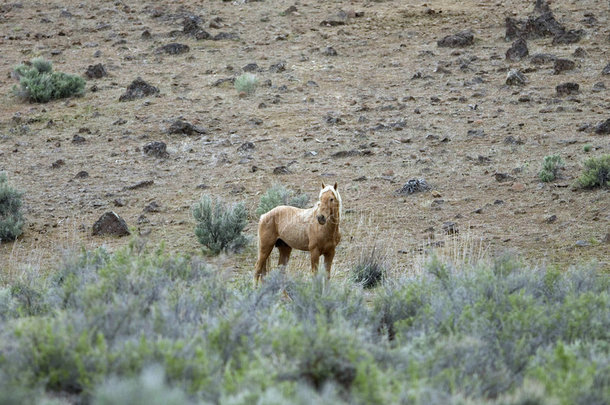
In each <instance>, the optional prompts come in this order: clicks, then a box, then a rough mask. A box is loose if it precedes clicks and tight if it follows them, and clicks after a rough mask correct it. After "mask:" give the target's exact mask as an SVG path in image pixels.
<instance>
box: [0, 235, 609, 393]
mask: <svg viewBox="0 0 610 405" xmlns="http://www.w3.org/2000/svg"><path fill="white" fill-rule="evenodd" d="M48 274H49V276H48V277H41V276H40V275H38V274H27V275H24V277H22V278H21V279H19V280H17V281H16V282H14V283H12V284H11V285H6V286H4V287H2V288H1V289H0V326H1V327H0V353H2V356H1V357H0V366H1V367H0V369H1V370H2V371H1V373H2V378H1V380H0V381H1V383H0V384H1V386H0V398H2V402H3V403H7V401H21V403H26V402H27V403H43V402H40V401H43V400H44V398H47V399H49V398H53V397H57V395H60V396H61V397H63V398H68V399H69V400H70V402H72V401H73V402H84V403H93V404H108V403H133V404H140V403H141V404H144V403H153V404H157V403H158V404H161V403H163V404H166V403H168V404H172V403H176V404H177V403H193V404H198V403H244V404H245V403H256V402H261V403H311V402H316V403H454V404H461V403H466V402H467V403H475V404H523V403H534V404H546V403H555V402H558V403H561V404H603V403H607V401H608V400H609V399H610V398H609V397H608V378H610V355H609V352H608V344H607V342H608V330H610V320H609V318H608V306H609V305H610V295H609V288H608V287H609V285H608V282H609V281H608V278H607V277H605V276H602V275H600V274H599V273H597V272H596V271H595V269H594V268H592V267H590V268H589V267H580V268H571V269H568V270H566V271H563V270H558V269H554V268H532V267H530V266H526V265H524V264H523V263H521V262H520V261H519V260H518V259H516V258H515V257H512V256H503V257H501V258H499V259H497V260H495V261H491V262H490V261H485V262H480V263H478V264H476V265H474V266H459V265H458V266H455V265H452V264H451V263H446V262H443V261H442V260H440V259H438V258H435V257H433V256H432V257H431V259H430V260H429V261H428V262H427V264H426V266H425V269H424V271H423V272H422V273H421V274H419V275H415V276H405V277H401V278H395V279H392V280H389V279H384V281H383V282H382V283H381V284H380V286H379V287H377V288H376V289H375V295H374V296H372V297H370V298H366V297H365V293H364V290H363V289H362V286H361V285H360V284H359V283H354V282H351V281H349V280H345V281H333V282H331V283H327V282H326V281H325V280H324V277H323V275H321V276H320V277H317V278H314V279H313V280H312V279H310V277H309V276H306V277H301V276H298V275H296V274H295V273H285V272H282V273H280V272H275V271H274V272H272V273H271V274H270V275H269V276H268V277H267V278H266V281H265V283H263V285H262V286H261V287H260V288H258V289H255V288H253V287H252V283H251V279H250V277H241V276H240V277H237V278H234V279H232V280H229V279H227V274H226V273H224V272H223V271H222V269H218V268H214V267H212V266H210V265H208V264H207V263H206V262H205V261H202V259H200V258H197V257H187V256H179V255H169V254H167V253H165V252H163V251H162V250H153V251H148V250H147V249H146V248H145V247H142V245H141V244H139V243H135V241H134V242H133V243H132V244H131V247H129V248H124V249H122V250H120V251H118V252H116V253H109V252H107V251H106V250H104V249H97V250H95V251H87V252H83V253H81V254H78V255H75V256H72V257H70V258H68V259H66V260H65V262H64V263H63V264H62V265H61V266H59V268H58V269H55V270H54V271H52V272H49V273H48ZM149 401H151V402H149Z"/></svg>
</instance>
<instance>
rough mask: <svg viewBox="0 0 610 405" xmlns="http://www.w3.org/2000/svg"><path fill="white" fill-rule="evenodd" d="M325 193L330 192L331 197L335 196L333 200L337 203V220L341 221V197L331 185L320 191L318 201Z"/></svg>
mask: <svg viewBox="0 0 610 405" xmlns="http://www.w3.org/2000/svg"><path fill="white" fill-rule="evenodd" d="M327 191H330V192H332V193H333V195H334V196H335V198H336V199H337V201H339V219H341V216H342V215H343V202H342V201H341V195H340V194H339V192H338V191H337V190H335V188H334V187H333V186H332V185H328V186H326V187H324V188H323V189H322V190H320V195H319V196H318V199H320V198H322V194H324V193H326V192H327ZM318 204H319V202H318Z"/></svg>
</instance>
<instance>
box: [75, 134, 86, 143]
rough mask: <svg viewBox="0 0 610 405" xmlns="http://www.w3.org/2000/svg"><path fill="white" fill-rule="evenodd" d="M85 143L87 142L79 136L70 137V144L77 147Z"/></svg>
mask: <svg viewBox="0 0 610 405" xmlns="http://www.w3.org/2000/svg"><path fill="white" fill-rule="evenodd" d="M86 141H87V140H86V139H85V138H84V137H82V136H80V135H79V134H75V135H74V136H73V137H72V143H74V144H77V145H79V144H81V143H85V142H86Z"/></svg>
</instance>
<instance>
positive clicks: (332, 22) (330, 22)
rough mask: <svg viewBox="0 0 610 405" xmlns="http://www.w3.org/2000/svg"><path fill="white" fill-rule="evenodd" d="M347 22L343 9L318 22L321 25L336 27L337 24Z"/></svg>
mask: <svg viewBox="0 0 610 405" xmlns="http://www.w3.org/2000/svg"><path fill="white" fill-rule="evenodd" d="M345 24H347V13H346V12H345V11H343V10H341V11H339V13H337V14H335V15H331V16H328V17H327V18H326V19H325V20H322V22H321V23H320V25H321V26H323V27H336V26H339V25H345Z"/></svg>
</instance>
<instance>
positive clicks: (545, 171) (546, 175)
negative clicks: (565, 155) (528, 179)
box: [538, 155, 564, 182]
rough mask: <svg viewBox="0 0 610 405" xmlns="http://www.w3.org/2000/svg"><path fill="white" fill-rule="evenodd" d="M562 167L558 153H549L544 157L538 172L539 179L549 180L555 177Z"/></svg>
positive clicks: (561, 160)
mask: <svg viewBox="0 0 610 405" xmlns="http://www.w3.org/2000/svg"><path fill="white" fill-rule="evenodd" d="M563 167H564V162H563V159H562V158H561V156H559V155H549V156H545V157H544V162H543V163H542V169H541V170H540V171H539V172H538V178H539V179H540V180H541V181H544V182H549V181H553V180H555V179H556V178H557V175H558V174H559V170H560V169H562V168H563Z"/></svg>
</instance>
